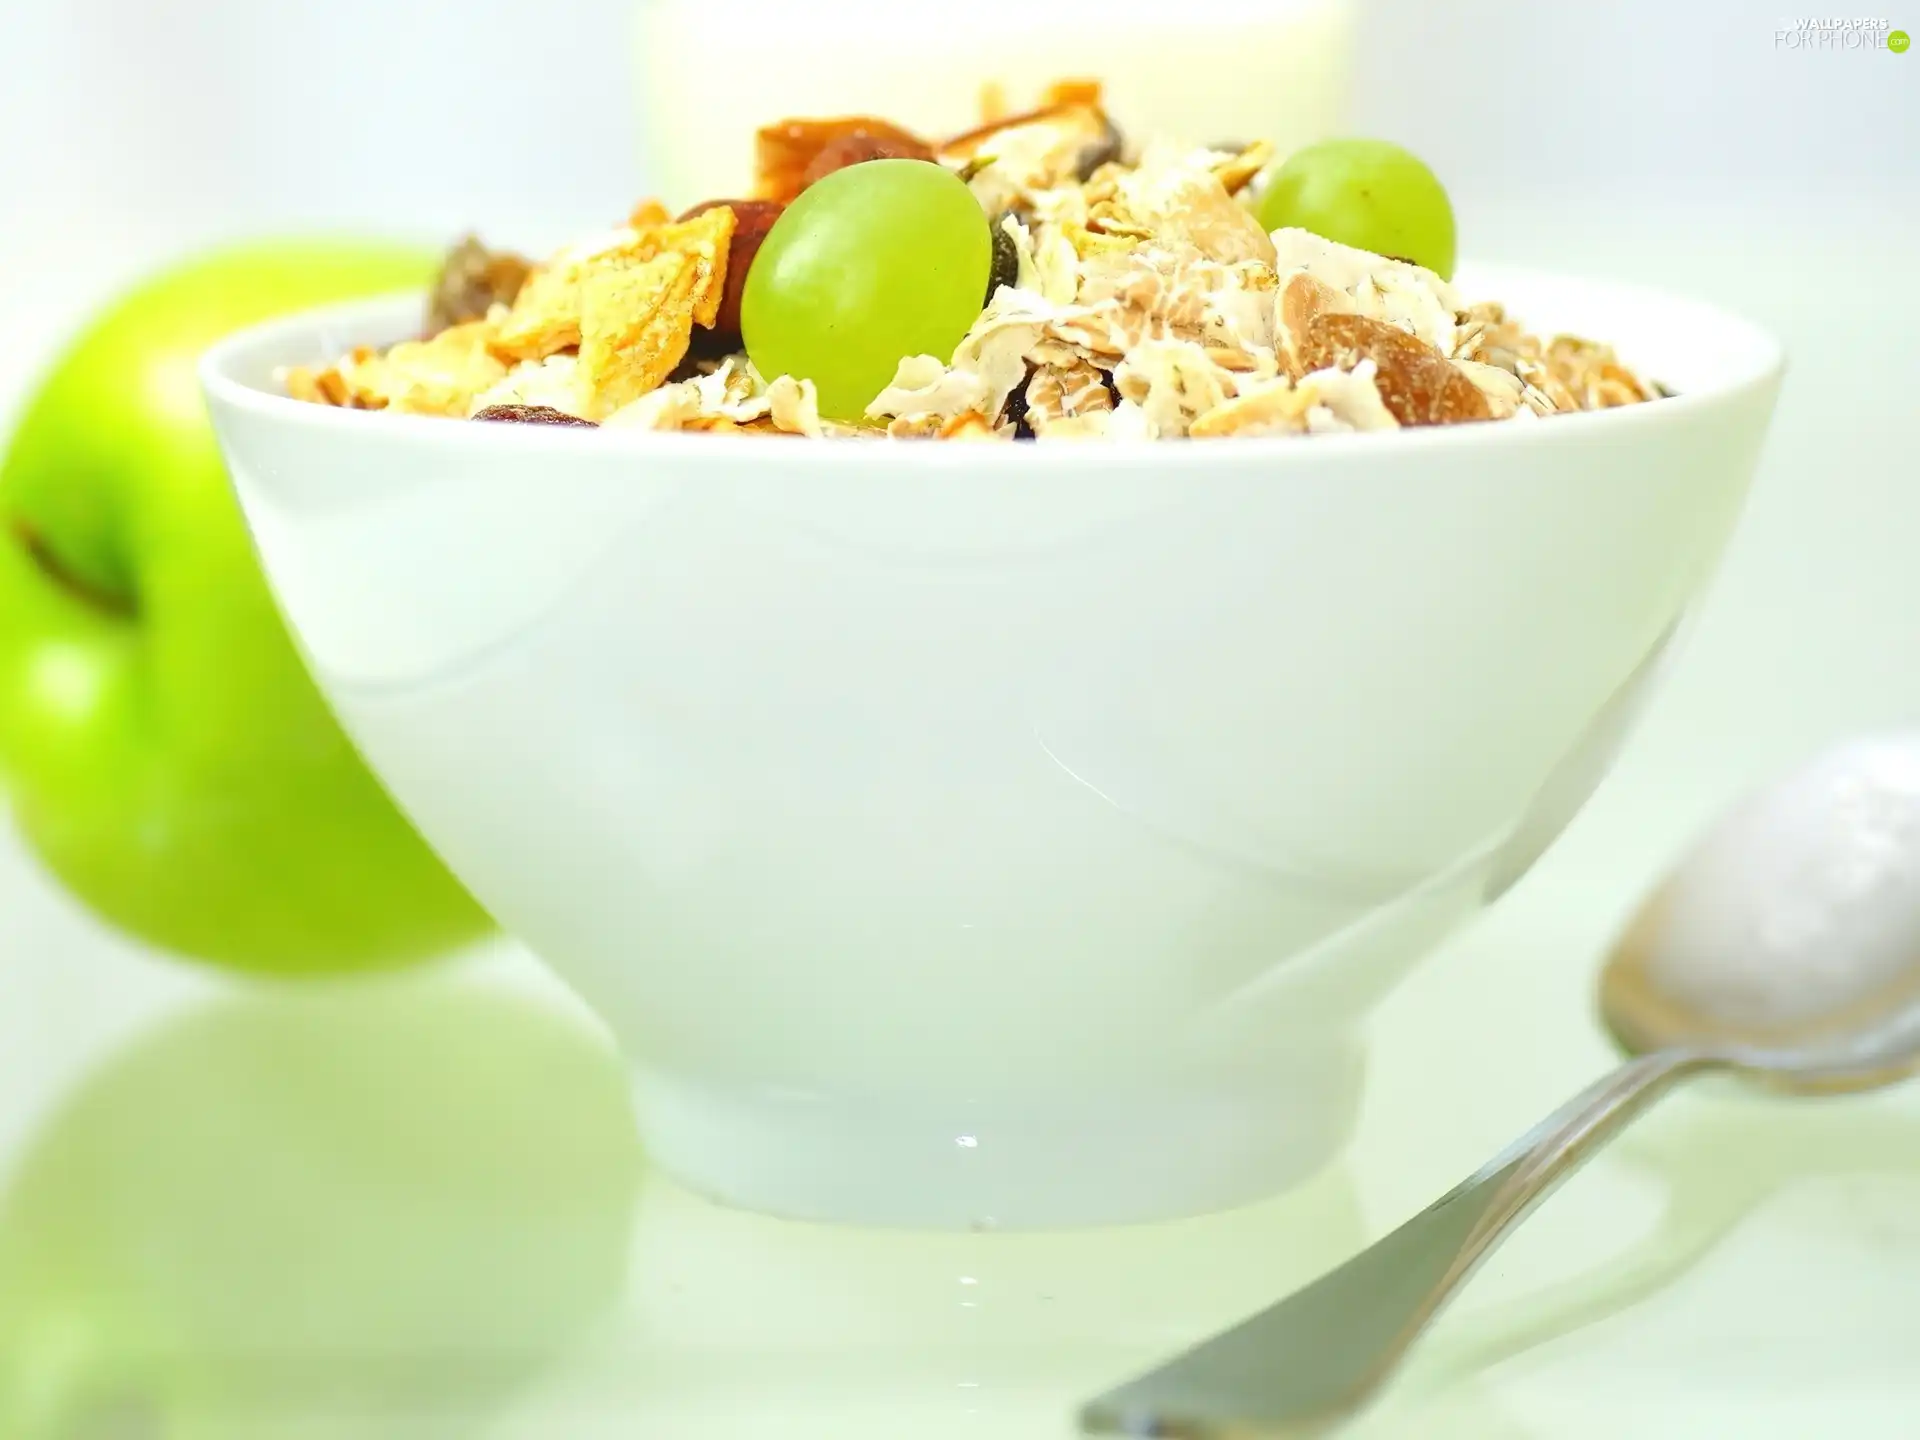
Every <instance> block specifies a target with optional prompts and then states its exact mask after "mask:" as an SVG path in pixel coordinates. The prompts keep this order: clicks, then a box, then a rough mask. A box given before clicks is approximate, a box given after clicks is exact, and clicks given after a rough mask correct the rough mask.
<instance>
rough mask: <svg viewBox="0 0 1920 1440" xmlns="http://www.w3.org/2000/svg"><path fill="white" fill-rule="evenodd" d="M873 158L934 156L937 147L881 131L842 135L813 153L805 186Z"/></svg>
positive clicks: (923, 157) (805, 176)
mask: <svg viewBox="0 0 1920 1440" xmlns="http://www.w3.org/2000/svg"><path fill="white" fill-rule="evenodd" d="M869 160H923V161H927V162H929V163H931V162H932V160H933V151H932V150H931V149H929V148H928V147H927V146H925V145H922V144H921V143H920V142H919V141H917V140H916V141H914V142H913V143H912V144H902V143H901V142H900V141H898V140H890V139H887V138H886V137H884V136H879V135H864V134H855V135H842V136H840V137H839V138H838V139H837V140H829V141H828V142H827V143H826V144H825V145H824V146H822V147H821V150H820V153H819V154H818V155H816V156H814V157H813V163H812V164H811V165H809V166H807V170H806V174H805V175H804V176H803V177H802V186H803V188H804V186H806V185H811V184H813V183H814V182H815V181H816V180H824V179H825V178H826V177H827V176H829V175H831V174H833V172H834V171H836V170H844V169H846V168H847V167H848V166H849V165H864V164H866V163H867V162H868V161H869Z"/></svg>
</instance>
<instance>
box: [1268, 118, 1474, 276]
mask: <svg viewBox="0 0 1920 1440" xmlns="http://www.w3.org/2000/svg"><path fill="white" fill-rule="evenodd" d="M1260 223H1261V224H1262V225H1264V226H1266V227H1267V229H1269V230H1282V229H1286V228H1289V227H1297V228H1299V229H1302V230H1311V231H1312V232H1313V233H1314V234H1316V235H1318V236H1320V237H1322V238H1323V239H1327V240H1334V241H1338V242H1339V243H1340V244H1342V245H1352V246H1355V247H1357V248H1359V249H1361V250H1371V251H1373V252H1374V253H1375V254H1376V255H1391V256H1393V257H1394V258H1395V259H1398V260H1411V261H1412V262H1413V263H1414V264H1416V265H1424V266H1426V268H1427V269H1429V270H1431V271H1433V272H1434V273H1435V274H1437V275H1439V276H1440V278H1441V279H1443V280H1451V279H1452V278H1453V257H1454V233H1453V205H1452V203H1451V202H1449V201H1448V199H1447V192H1446V190H1445V189H1444V188H1443V187H1442V186H1441V184H1440V182H1439V180H1437V179H1436V178H1434V173H1433V171H1431V170H1429V169H1428V168H1427V167H1426V165H1425V163H1424V162H1422V161H1421V159H1420V158H1419V156H1417V155H1413V154H1411V153H1409V152H1408V151H1406V150H1403V149H1401V148H1400V147H1399V146H1398V145H1395V144H1393V143H1391V142H1390V141H1386V140H1323V141H1321V142H1320V143H1319V144H1317V145H1308V146H1306V147H1305V148H1304V149H1301V150H1296V151H1294V152H1293V154H1291V155H1289V156H1288V157H1287V161H1286V163H1285V164H1284V165H1282V166H1281V167H1280V168H1279V170H1277V171H1276V172H1274V177H1273V183H1272V184H1271V185H1269V186H1268V187H1267V191H1266V193H1265V194H1264V195H1262V196H1261V197H1260Z"/></svg>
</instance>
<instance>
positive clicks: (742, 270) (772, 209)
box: [680, 200, 786, 349]
mask: <svg viewBox="0 0 1920 1440" xmlns="http://www.w3.org/2000/svg"><path fill="white" fill-rule="evenodd" d="M722 205H724V206H726V207H728V208H729V209H731V210H732V211H733V239H732V240H731V241H730V242H728V245H727V285H726V289H725V291H724V292H723V294H722V297H721V300H720V310H719V313H718V315H717V316H716V317H715V318H714V322H713V330H714V341H715V343H716V344H718V345H722V346H724V347H725V348H728V349H731V348H733V347H734V346H735V345H737V344H738V342H739V339H740V296H741V294H742V293H743V292H744V291H745V290H746V288H747V267H748V266H750V265H752V264H753V257H754V256H756V255H758V254H759V253H760V243H761V242H762V241H763V240H765V239H766V238H767V232H768V231H770V230H772V229H773V222H774V221H776V220H778V219H779V218H780V216H781V213H782V211H784V210H785V208H786V207H785V206H783V205H780V204H778V203H776V202H775V201H772V200H707V201H703V202H702V203H701V204H698V205H696V206H694V207H693V208H692V209H691V210H689V211H687V213H686V214H684V215H682V216H681V217H680V220H681V222H682V223H683V224H684V223H685V222H686V221H688V220H693V219H697V218H698V217H699V216H701V215H704V214H706V212H707V211H709V210H713V209H716V208H718V207H719V206H722Z"/></svg>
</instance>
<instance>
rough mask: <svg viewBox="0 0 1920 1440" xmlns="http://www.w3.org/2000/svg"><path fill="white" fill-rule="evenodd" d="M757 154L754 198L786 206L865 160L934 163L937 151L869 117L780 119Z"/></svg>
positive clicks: (764, 134) (761, 137) (766, 131)
mask: <svg viewBox="0 0 1920 1440" xmlns="http://www.w3.org/2000/svg"><path fill="white" fill-rule="evenodd" d="M754 150H755V155H754V175H755V179H754V198H755V199H758V200H773V201H776V202H778V203H779V204H782V205H791V204H792V203H793V202H794V201H795V200H797V199H798V198H799V197H800V192H801V191H802V190H805V189H806V188H807V186H809V185H811V184H812V183H813V182H814V181H816V180H818V179H819V178H820V177H821V176H822V175H826V174H829V173H831V172H832V171H834V170H840V169H844V168H845V167H846V166H848V165H857V164H859V163H860V162H861V161H862V160H879V159H889V158H891V159H907V160H931V159H933V147H931V146H930V145H928V144H927V142H926V141H924V140H922V139H921V138H920V137H919V136H917V135H915V134H913V133H912V132H910V131H907V130H902V129H901V128H900V127H899V126H898V125H895V124H893V123H891V122H890V121H886V120H879V119H875V118H874V117H873V116H870V115H849V116H844V117H842V118H840V119H835V120H782V121H781V122H780V123H779V124H777V125H768V126H764V127H763V128H762V129H761V130H760V132H759V134H758V135H757V136H756V137H755V141H754ZM822 166H824V167H825V168H821V167H822Z"/></svg>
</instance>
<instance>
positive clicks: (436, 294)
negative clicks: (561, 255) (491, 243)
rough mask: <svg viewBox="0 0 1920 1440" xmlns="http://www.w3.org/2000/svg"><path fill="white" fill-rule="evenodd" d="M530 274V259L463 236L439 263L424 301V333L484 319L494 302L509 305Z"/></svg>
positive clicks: (531, 268) (437, 332)
mask: <svg viewBox="0 0 1920 1440" xmlns="http://www.w3.org/2000/svg"><path fill="white" fill-rule="evenodd" d="M532 273H533V262H532V261H531V260H528V259H526V258H525V257H524V256H520V255H515V254H513V253H512V252H511V251H507V250H489V249H488V248H487V247H486V246H485V245H483V244H481V243H480V237H479V236H477V235H466V236H463V237H462V238H461V239H460V241H459V243H458V244H456V245H455V246H454V247H453V248H452V249H451V250H449V251H448V252H447V258H446V259H445V260H443V261H441V262H440V275H439V278H438V279H436V280H435V281H434V282H433V295H432V299H431V300H430V301H429V302H428V304H427V334H428V335H429V336H434V335H438V334H439V333H440V332H441V331H442V330H450V329H452V328H453V327H454V326H455V325H465V324H467V323H468V322H469V321H473V320H484V319H486V318H487V312H488V311H489V310H491V309H493V307H494V306H495V305H511V304H513V301H514V297H515V296H517V295H518V294H519V293H520V287H521V286H522V285H524V284H526V283H527V276H528V275H530V274H532Z"/></svg>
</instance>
